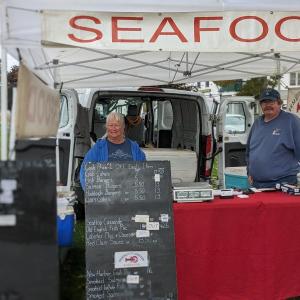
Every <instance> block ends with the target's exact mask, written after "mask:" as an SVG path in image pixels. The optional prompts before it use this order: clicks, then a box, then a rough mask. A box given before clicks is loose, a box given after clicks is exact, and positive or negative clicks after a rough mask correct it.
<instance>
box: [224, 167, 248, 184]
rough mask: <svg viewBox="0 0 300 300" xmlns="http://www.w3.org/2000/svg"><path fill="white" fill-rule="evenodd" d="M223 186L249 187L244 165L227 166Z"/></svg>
mask: <svg viewBox="0 0 300 300" xmlns="http://www.w3.org/2000/svg"><path fill="white" fill-rule="evenodd" d="M224 175H225V187H226V188H228V189H229V188H230V189H231V188H237V189H247V188H249V182H248V176H247V170H246V167H228V168H225V173H224Z"/></svg>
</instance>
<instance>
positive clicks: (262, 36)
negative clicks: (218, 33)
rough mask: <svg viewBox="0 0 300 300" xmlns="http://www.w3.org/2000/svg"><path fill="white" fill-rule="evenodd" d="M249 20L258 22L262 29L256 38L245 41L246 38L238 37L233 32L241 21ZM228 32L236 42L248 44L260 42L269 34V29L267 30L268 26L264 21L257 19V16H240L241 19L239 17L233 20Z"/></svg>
mask: <svg viewBox="0 0 300 300" xmlns="http://www.w3.org/2000/svg"><path fill="white" fill-rule="evenodd" d="M251 19H252V20H256V21H258V22H259V23H260V24H261V25H262V28H263V31H262V33H261V34H260V35H259V36H258V37H256V38H251V39H246V38H241V37H239V36H238V35H237V33H236V30H235V29H236V26H237V24H238V23H239V22H241V21H243V20H251ZM229 32H230V34H231V36H232V37H233V38H234V39H235V40H237V41H239V42H248V43H249V42H257V41H260V40H262V39H264V38H265V37H266V35H267V34H268V32H269V28H268V24H267V23H266V21H264V20H263V19H262V18H260V17H257V16H242V17H239V18H236V19H235V20H233V22H232V23H231V24H230V27H229Z"/></svg>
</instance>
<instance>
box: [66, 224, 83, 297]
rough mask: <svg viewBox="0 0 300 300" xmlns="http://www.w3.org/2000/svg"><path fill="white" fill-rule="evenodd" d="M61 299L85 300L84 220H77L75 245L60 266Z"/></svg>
mask: <svg viewBox="0 0 300 300" xmlns="http://www.w3.org/2000/svg"><path fill="white" fill-rule="evenodd" d="M60 300H85V229H84V221H77V223H76V225H75V233H74V243H73V247H72V248H71V249H70V250H69V252H68V254H67V257H66V259H65V260H64V262H63V263H62V264H61V267H60Z"/></svg>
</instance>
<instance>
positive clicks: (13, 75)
mask: <svg viewBox="0 0 300 300" xmlns="http://www.w3.org/2000/svg"><path fill="white" fill-rule="evenodd" d="M18 71H19V66H12V67H11V69H10V71H9V72H8V73H7V85H8V87H16V86H17V82H18Z"/></svg>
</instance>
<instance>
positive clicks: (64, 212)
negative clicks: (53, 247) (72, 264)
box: [57, 206, 75, 247]
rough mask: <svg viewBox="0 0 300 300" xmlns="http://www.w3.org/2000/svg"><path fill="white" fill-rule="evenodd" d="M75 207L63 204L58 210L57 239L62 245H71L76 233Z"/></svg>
mask: <svg viewBox="0 0 300 300" xmlns="http://www.w3.org/2000/svg"><path fill="white" fill-rule="evenodd" d="M74 223H75V216H74V209H73V207H72V206H61V207H59V208H58V212H57V240H58V245H59V246H60V247H71V246H72V244H73V235H74Z"/></svg>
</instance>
